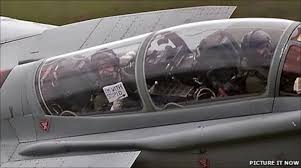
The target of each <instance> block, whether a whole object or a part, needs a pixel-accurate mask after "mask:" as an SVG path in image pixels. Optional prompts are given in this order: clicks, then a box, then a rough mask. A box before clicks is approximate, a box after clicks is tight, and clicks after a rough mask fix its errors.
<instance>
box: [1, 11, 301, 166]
mask: <svg viewBox="0 0 301 168" xmlns="http://www.w3.org/2000/svg"><path fill="white" fill-rule="evenodd" d="M234 9H235V7H217V6H211V7H210V6H207V7H195V8H184V9H173V10H165V11H155V12H147V13H139V14H130V15H123V16H114V17H108V18H99V19H94V20H88V21H84V22H79V23H74V24H70V25H65V26H53V25H45V24H37V23H32V22H27V21H19V20H14V19H11V18H1V27H2V29H3V28H5V27H7V28H8V27H9V28H10V29H9V30H2V29H1V89H0V90H1V167H106V168H108V167H110V168H113V167H116V168H117V167H118V168H120V167H124V168H126V167H139V168H140V167H172V168H176V167H184V168H187V167H189V168H190V167H192V168H193V167H195V168H209V167H213V168H225V167H231V168H233V167H239V168H241V167H252V166H259V167H263V166H275V167H276V166H279V167H285V166H296V167H297V166H300V164H301V163H300V161H301V160H300V156H301V150H300V149H301V148H300V147H301V146H300V145H301V144H300V142H301V136H300V135H301V134H300V130H301V127H300V124H301V122H300V119H301V66H300V65H301V55H300V53H301V25H300V22H298V21H292V20H285V19H268V18H236V19H229V17H230V16H231V14H232V13H233V11H234ZM4 25H6V26H4ZM18 25H23V27H22V29H21V27H19V26H18ZM17 29H18V31H16V30H17ZM10 30H11V31H10ZM2 32H4V33H3V34H2ZM9 32H10V33H9ZM12 32H15V33H12Z"/></svg>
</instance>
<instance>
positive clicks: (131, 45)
mask: <svg viewBox="0 0 301 168" xmlns="http://www.w3.org/2000/svg"><path fill="white" fill-rule="evenodd" d="M291 23H293V22H292V21H288V20H281V19H230V20H217V21H206V22H199V23H192V24H187V25H182V26H177V27H173V28H168V29H165V30H161V31H158V32H156V33H154V34H146V35H142V36H138V37H134V38H130V39H126V40H122V41H118V42H114V43H110V44H106V45H101V46H99V47H94V48H91V49H86V50H83V51H80V52H76V53H72V54H67V55H63V56H58V57H54V58H50V59H47V60H45V61H44V62H43V64H42V65H41V67H40V70H39V72H38V82H37V83H38V85H37V86H38V87H37V89H38V90H39V95H40V98H41V104H42V106H43V107H44V108H45V109H46V112H47V114H53V115H87V114H93V113H106V112H115V111H117V112H118V111H132V110H135V111H137V110H139V109H142V104H143V103H142V100H141V96H140V95H139V91H140V92H141V90H143V89H140V90H139V89H138V88H141V87H143V86H137V83H139V82H137V81H141V80H143V82H145V83H146V86H147V88H145V90H147V91H148V93H147V94H148V95H149V98H151V102H153V105H154V106H157V107H161V108H166V107H167V106H169V104H176V106H183V105H187V104H195V103H199V102H202V101H212V100H219V99H223V98H233V97H235V96H242V95H243V96H248V95H250V94H263V93H264V92H265V91H266V86H267V81H268V74H269V69H270V66H271V62H272V59H273V56H274V52H275V48H276V47H277V44H278V42H279V40H280V38H281V35H282V34H283V32H284V31H285V30H286V28H287V27H288V26H289V25H290V24H291ZM147 37H148V38H147ZM142 44H143V45H142ZM243 46H244V47H243ZM137 56H139V57H143V60H144V65H143V66H135V65H136V60H137V59H136V57H137ZM139 67H140V68H142V69H135V68H139ZM138 71H139V72H145V74H144V77H142V76H138V75H137V74H135V72H138ZM144 79H145V81H144ZM138 90H139V91H138ZM142 99H145V97H142ZM143 101H144V100H143Z"/></svg>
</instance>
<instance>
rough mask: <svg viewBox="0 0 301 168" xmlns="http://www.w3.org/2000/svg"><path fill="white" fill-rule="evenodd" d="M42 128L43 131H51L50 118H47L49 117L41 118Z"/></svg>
mask: <svg viewBox="0 0 301 168" xmlns="http://www.w3.org/2000/svg"><path fill="white" fill-rule="evenodd" d="M40 128H41V129H42V130H43V131H46V132H48V131H49V120H47V119H42V120H40Z"/></svg>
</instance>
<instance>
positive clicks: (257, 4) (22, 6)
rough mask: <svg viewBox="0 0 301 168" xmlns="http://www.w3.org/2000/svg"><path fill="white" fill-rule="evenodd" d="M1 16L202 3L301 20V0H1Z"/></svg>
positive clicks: (65, 16) (80, 15)
mask: <svg viewBox="0 0 301 168" xmlns="http://www.w3.org/2000/svg"><path fill="white" fill-rule="evenodd" d="M0 2H1V16H8V17H13V18H17V19H23V20H29V21H34V22H41V23H47V24H54V25H63V24H68V23H73V22H78V21H82V20H87V19H93V18H99V17H105V16H114V15H120V14H129V13H136V12H144V11H152V10H161V9H170V8H179V7H192V6H201V5H236V6H237V9H236V11H235V12H234V15H233V16H232V17H271V18H285V19H292V20H298V21H301V0H64V1H63V0H0Z"/></svg>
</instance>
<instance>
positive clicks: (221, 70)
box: [193, 31, 240, 97]
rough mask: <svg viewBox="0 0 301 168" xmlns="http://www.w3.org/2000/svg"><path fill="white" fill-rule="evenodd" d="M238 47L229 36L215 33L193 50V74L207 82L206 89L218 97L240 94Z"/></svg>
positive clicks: (220, 32)
mask: <svg viewBox="0 0 301 168" xmlns="http://www.w3.org/2000/svg"><path fill="white" fill-rule="evenodd" d="M239 51H240V47H239V45H238V43H237V42H236V40H235V39H234V38H233V37H232V35H231V34H229V33H227V32H225V31H216V32H214V33H212V34H210V35H209V36H207V37H206V38H204V39H203V40H201V42H200V44H199V45H198V47H197V48H196V50H195V59H196V60H197V61H196V62H195V64H194V65H193V68H194V70H193V71H195V72H197V73H198V74H199V75H200V76H201V77H199V78H200V79H202V78H205V79H207V80H208V82H207V87H210V88H211V89H213V90H214V91H215V92H216V95H217V96H219V97H224V96H230V95H235V94H238V93H239V92H240V89H239V87H238V81H236V80H237V74H238V66H239V64H240V63H239Z"/></svg>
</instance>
